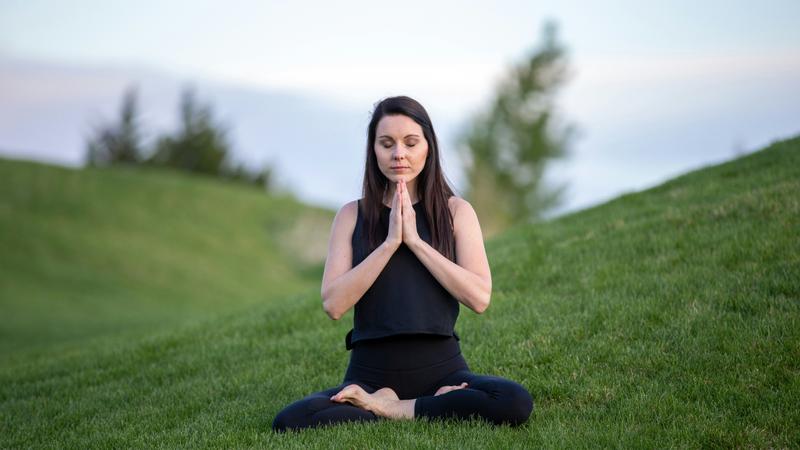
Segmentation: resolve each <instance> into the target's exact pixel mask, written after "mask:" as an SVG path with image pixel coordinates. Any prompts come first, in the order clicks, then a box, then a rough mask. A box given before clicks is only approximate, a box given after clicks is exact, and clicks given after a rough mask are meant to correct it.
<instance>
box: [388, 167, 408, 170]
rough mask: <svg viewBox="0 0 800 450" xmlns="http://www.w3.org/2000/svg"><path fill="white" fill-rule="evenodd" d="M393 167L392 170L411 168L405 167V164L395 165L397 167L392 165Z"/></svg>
mask: <svg viewBox="0 0 800 450" xmlns="http://www.w3.org/2000/svg"><path fill="white" fill-rule="evenodd" d="M391 169H392V170H405V169H410V167H405V166H395V167H392V168H391Z"/></svg>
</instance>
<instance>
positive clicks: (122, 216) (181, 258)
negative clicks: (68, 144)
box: [0, 159, 333, 355]
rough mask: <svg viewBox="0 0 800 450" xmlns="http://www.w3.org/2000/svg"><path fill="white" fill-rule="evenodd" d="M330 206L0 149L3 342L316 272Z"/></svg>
mask: <svg viewBox="0 0 800 450" xmlns="http://www.w3.org/2000/svg"><path fill="white" fill-rule="evenodd" d="M332 218H333V212H332V211H327V210H323V209H318V208H310V207H308V206H305V205H302V204H300V203H298V202H296V201H294V200H293V199H291V198H289V197H280V198H275V197H271V196H267V195H265V194H264V193H263V192H259V191H258V190H257V189H255V188H252V187H249V186H242V185H237V184H232V183H227V182H225V181H220V180H217V179H212V178H205V177H201V176H193V175H188V174H184V173H180V172H173V171H167V170H157V169H150V170H145V169H141V168H110V169H107V170H103V169H91V168H89V169H82V170H74V169H68V168H64V167H59V166H52V165H45V164H39V163H33V162H25V161H17V160H8V159H0V248H2V258H0V308H2V311H3V319H2V320H0V355H2V354H4V353H7V352H9V351H13V350H15V349H23V348H35V347H39V346H48V345H51V344H56V343H65V342H66V343H69V342H71V341H75V340H78V341H80V340H82V339H84V338H87V337H108V336H109V335H113V334H118V333H119V332H121V331H136V330H141V331H147V330H152V329H157V328H159V327H161V326H163V325H165V324H170V323H179V322H185V321H186V320H189V319H195V318H202V317H207V316H208V315H209V314H211V313H217V312H225V311H231V310H234V309H236V308H241V307H245V306H248V305H253V304H258V303H265V302H270V301H274V299H276V298H282V297H284V296H285V295H287V294H289V293H292V292H297V291H298V290H303V289H306V288H308V287H309V286H314V285H318V283H319V278H320V273H321V272H320V271H321V264H322V262H323V261H324V257H325V251H326V250H327V248H326V243H327V237H328V233H329V229H330V223H331V220H332Z"/></svg>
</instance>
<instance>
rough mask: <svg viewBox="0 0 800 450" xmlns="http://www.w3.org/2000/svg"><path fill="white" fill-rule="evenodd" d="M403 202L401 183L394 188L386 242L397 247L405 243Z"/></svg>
mask: <svg viewBox="0 0 800 450" xmlns="http://www.w3.org/2000/svg"><path fill="white" fill-rule="evenodd" d="M402 206H403V202H402V201H401V199H400V183H399V182H398V183H397V184H396V185H395V188H394V196H393V197H392V211H391V212H390V213H389V232H388V233H387V235H386V243H387V244H389V245H390V246H392V248H394V249H397V248H398V247H400V244H402V243H403V216H402V214H403V212H402V210H401V208H402Z"/></svg>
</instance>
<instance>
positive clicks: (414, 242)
mask: <svg viewBox="0 0 800 450" xmlns="http://www.w3.org/2000/svg"><path fill="white" fill-rule="evenodd" d="M422 242H424V241H423V240H422V238H420V237H417V238H416V239H409V240H408V241H406V246H408V248H409V249H411V250H412V251H413V250H416V249H417V248H419V246H420V244H421V243H422Z"/></svg>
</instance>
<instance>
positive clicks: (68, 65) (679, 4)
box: [0, 0, 800, 214]
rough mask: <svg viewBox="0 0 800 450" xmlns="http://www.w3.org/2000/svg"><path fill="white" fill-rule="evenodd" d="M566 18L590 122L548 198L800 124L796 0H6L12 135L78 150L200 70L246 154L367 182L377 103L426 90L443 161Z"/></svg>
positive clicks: (6, 92)
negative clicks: (127, 109)
mask: <svg viewBox="0 0 800 450" xmlns="http://www.w3.org/2000/svg"><path fill="white" fill-rule="evenodd" d="M546 20H554V21H556V23H557V24H558V27H559V39H560V41H561V42H562V43H563V44H564V45H565V47H566V48H567V55H568V61H569V63H570V67H571V72H572V76H571V78H570V80H569V81H568V83H567V84H566V85H565V87H564V88H563V89H562V90H561V91H560V92H559V93H558V95H557V97H556V103H557V105H558V113H559V117H560V119H561V120H563V121H564V122H565V123H567V122H568V123H572V124H574V125H576V126H577V128H578V130H579V135H578V137H577V139H576V140H575V141H574V142H573V144H572V146H571V149H570V154H569V156H568V158H566V159H564V160H562V161H559V162H557V163H554V164H553V165H552V166H551V169H550V171H549V172H548V180H549V181H550V182H552V183H554V184H560V183H567V185H568V190H567V195H566V197H565V201H564V203H563V204H562V205H561V206H560V207H559V208H557V209H556V210H555V211H554V212H552V213H551V214H557V213H564V212H569V211H573V210H577V209H580V208H584V207H587V206H591V205H593V204H597V203H599V202H602V201H605V200H608V199H610V198H612V197H613V196H616V195H619V194H621V193H626V192H631V191H634V190H639V189H644V188H646V187H649V186H653V185H656V184H658V183H660V182H662V181H664V180H666V179H668V178H670V177H673V176H676V175H679V174H680V173H683V172H685V171H687V170H693V169H696V168H699V167H702V166H704V165H707V164H712V163H717V162H721V161H724V160H727V159H730V158H733V157H735V156H738V155H741V154H744V153H747V152H749V151H752V150H756V149H757V148H759V147H761V146H764V145H766V144H768V143H770V142H772V141H774V140H776V139H780V138H786V137H790V136H793V135H796V134H798V133H800V106H799V105H800V82H798V80H800V27H798V26H797V24H798V23H800V2H797V1H777V0H773V1H764V2H759V3H753V2H745V1H727V2H722V1H707V2H689V1H671V2H645V1H609V2H592V3H591V4H589V2H579V1H566V0H562V1H537V2H522V1H492V2H489V1H484V2H477V1H458V2H455V1H437V2H431V1H405V2H392V3H388V2H377V1H341V2H321V1H320V2H308V1H306V2H303V1H299V2H288V1H253V2H243V1H227V2H221V1H215V2H211V1H192V2H168V1H149V0H145V1H137V2H109V1H76V2H68V3H67V2H55V1H16V0H11V1H4V2H3V3H2V4H0V83H1V84H0V154H5V155H7V156H10V157H16V158H26V159H37V160H44V161H51V162H56V163H60V164H66V165H73V166H76V165H80V164H81V158H82V152H83V145H84V140H85V135H86V133H87V129H89V126H90V124H92V123H97V122H99V121H102V120H104V119H111V118H113V115H114V114H115V112H116V108H117V107H118V103H119V100H120V98H121V95H122V91H123V90H124V88H125V87H126V86H128V85H130V84H131V83H132V82H136V83H138V85H139V86H140V89H141V94H142V95H141V104H142V108H143V110H144V112H145V117H146V119H147V121H148V123H149V124H151V126H152V128H153V129H154V130H158V129H168V128H169V127H170V126H173V125H174V118H172V116H174V109H175V107H176V101H177V100H176V99H177V96H178V92H179V90H180V89H181V86H185V85H186V84H187V83H193V84H194V85H195V86H197V87H198V91H199V93H200V94H201V95H204V96H205V98H206V99H207V100H208V101H210V102H212V103H213V105H214V106H215V107H216V108H217V110H218V111H219V113H220V115H221V116H222V117H223V118H224V119H225V120H227V121H228V122H229V123H231V124H232V139H233V140H234V142H235V143H236V151H237V153H238V155H239V157H240V158H241V159H242V160H243V161H245V162H246V163H248V164H250V165H258V164H262V163H265V162H271V163H273V164H274V165H275V166H276V167H277V168H278V169H279V171H280V174H281V176H282V179H283V183H285V184H286V185H287V186H290V187H291V188H292V189H293V190H295V191H296V192H297V193H298V194H299V195H300V197H301V198H303V199H304V200H306V201H309V202H312V203H317V204H321V205H324V206H328V207H332V208H337V207H339V206H341V205H342V204H343V203H345V202H347V201H349V200H352V199H354V198H357V197H358V196H360V177H361V176H362V172H363V158H364V139H365V126H366V122H367V121H368V114H369V112H370V111H371V108H372V106H373V104H374V103H375V102H376V101H377V100H379V99H380V98H383V97H386V96H389V95H398V94H404V95H410V96H411V97H414V98H416V99H417V100H419V101H420V102H421V103H422V104H423V105H425V107H426V108H427V109H428V111H429V113H430V114H431V118H432V120H433V121H434V127H435V128H436V129H437V133H438V134H439V136H440V139H441V142H440V145H441V147H442V149H443V150H442V151H443V158H444V167H445V170H446V172H447V174H448V178H449V179H450V180H451V181H452V182H453V183H454V184H455V185H456V187H457V191H458V190H459V189H463V187H464V185H463V183H464V181H463V176H462V174H461V165H460V157H459V149H458V148H457V139H456V137H457V135H458V132H459V130H460V129H462V128H463V127H464V126H466V125H467V124H468V121H469V119H470V118H471V117H472V116H473V115H474V114H476V113H477V112H478V111H480V110H481V108H482V107H484V106H485V105H486V103H487V101H488V100H489V99H490V98H491V95H492V92H493V89H494V87H495V85H496V83H497V82H498V80H499V79H501V77H502V76H503V75H504V74H505V73H507V71H508V70H509V69H510V68H511V67H513V65H514V64H518V63H520V62H522V61H523V60H524V58H525V57H526V56H527V55H529V54H530V52H531V51H532V50H533V49H535V48H536V44H537V43H538V40H539V36H540V31H541V28H542V24H543V23H544V21H546Z"/></svg>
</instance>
